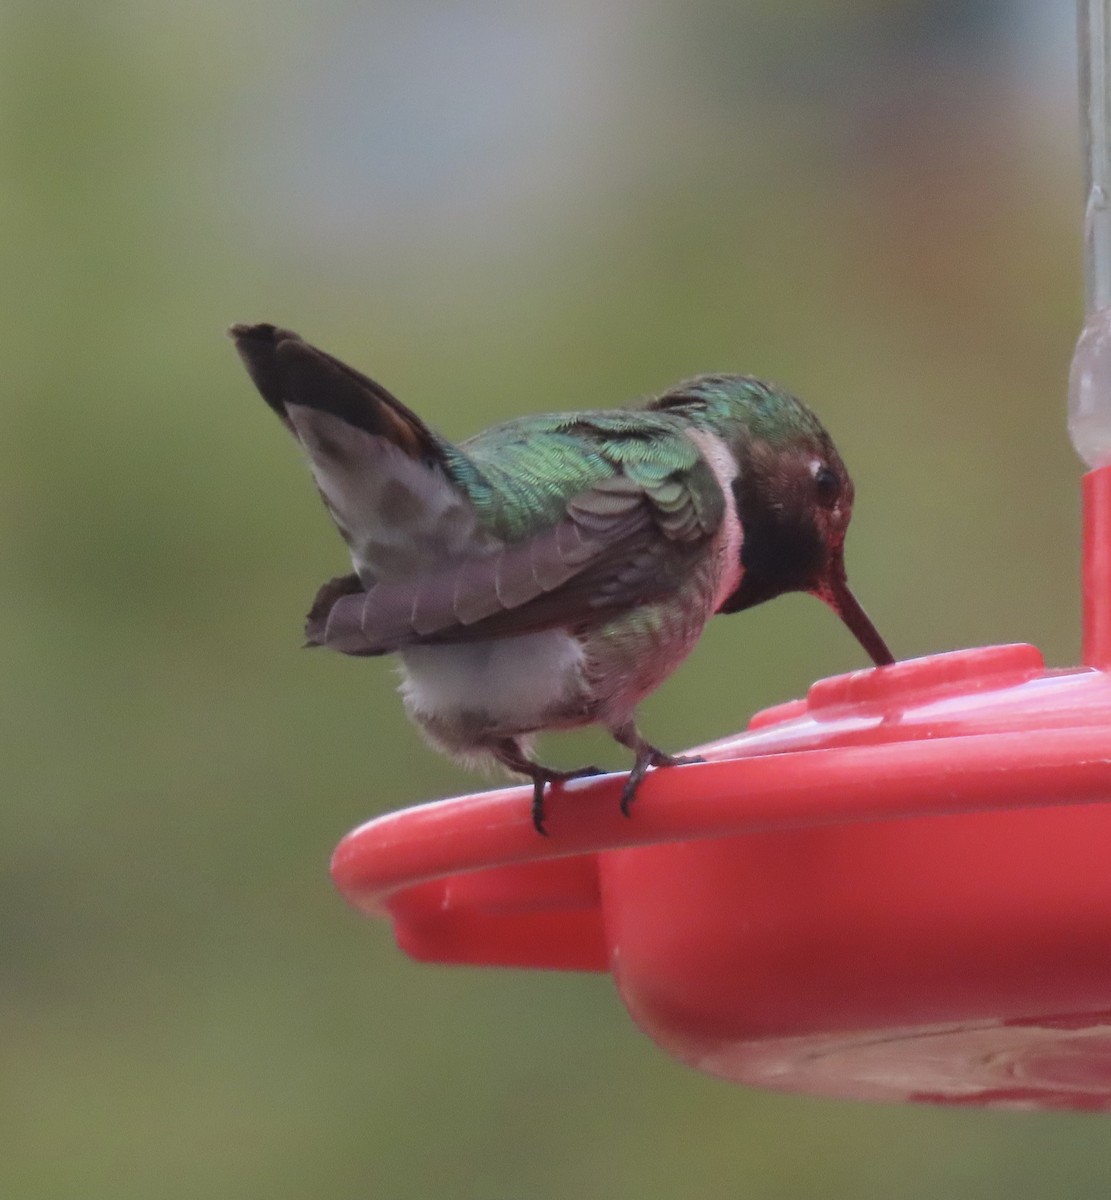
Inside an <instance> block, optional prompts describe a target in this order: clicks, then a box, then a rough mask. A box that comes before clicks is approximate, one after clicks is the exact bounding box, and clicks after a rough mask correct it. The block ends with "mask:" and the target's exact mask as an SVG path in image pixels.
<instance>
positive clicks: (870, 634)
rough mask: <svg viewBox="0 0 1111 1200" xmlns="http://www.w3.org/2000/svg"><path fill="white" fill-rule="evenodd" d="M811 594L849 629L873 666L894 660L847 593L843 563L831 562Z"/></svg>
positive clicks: (860, 609)
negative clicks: (823, 577) (826, 574)
mask: <svg viewBox="0 0 1111 1200" xmlns="http://www.w3.org/2000/svg"><path fill="white" fill-rule="evenodd" d="M814 595H815V596H817V597H818V599H819V600H824V601H825V603H826V604H828V605H829V606H830V608H832V609H833V611H834V612H835V613H836V614H837V615H838V616H839V617H840V618H841V620H842V621H844V622H845V624H846V625H847V626H848V627H849V629H850V630H852V634H853V637H855V638H856V640H857V641H858V642H859V643H860V644H861V645H862V646H863V647H864V649H865V650H866V651H867V652H868V655H869V657H870V658H871V659H872V661H873V662H874V663H875V664H876V666H877V667H887V666H890V665H891V664H892V663H893V662H894V661H895V656H894V655H893V654H892V653H891V651H890V650H888V648H887V643H886V642H885V641H884V640H883V638H881V637H880V634H879V630H878V629H877V628H876V627H875V625H873V624H872V619H871V617H869V616H868V614H867V613H866V612H865V611H864V609H862V608H861V607H860V602H859V601H858V600H857V598H856V597H855V596H854V595H853V594H852V592H851V591H850V590H849V581H848V580H847V579H846V578H845V566H844V563H843V562H841V561H840V560H837V561H835V562H834V563H833V567H832V569H831V571H830V573H829V577H828V578H826V579H824V580H823V581H822V583H821V585H820V586H819V587H817V588H815V589H814Z"/></svg>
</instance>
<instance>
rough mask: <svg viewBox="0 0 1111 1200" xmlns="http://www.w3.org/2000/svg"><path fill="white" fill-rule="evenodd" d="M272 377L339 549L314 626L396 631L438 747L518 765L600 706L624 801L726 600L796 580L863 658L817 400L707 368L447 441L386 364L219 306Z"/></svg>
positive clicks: (407, 674)
mask: <svg viewBox="0 0 1111 1200" xmlns="http://www.w3.org/2000/svg"><path fill="white" fill-rule="evenodd" d="M229 335H230V336H231V338H232V339H233V340H234V342H235V344H236V348H237V349H238V351H239V354H240V356H241V357H242V360H243V363H244V365H245V366H246V368H247V371H248V373H249V374H250V377H251V379H252V380H253V382H254V384H255V387H256V388H257V389H258V391H259V392H260V393H261V395H262V398H263V399H264V400H265V401H266V403H267V404H268V405H269V406H270V408H272V409H273V410H274V412H275V413H276V414H277V415H278V417H279V418H280V419H281V421H282V423H283V424H284V425H285V427H286V428H287V429H288V430H289V432H290V433H291V434H292V435H293V437H294V438H295V439H296V440H297V442H298V443H300V446H301V448H302V450H303V451H304V453H305V455H306V456H307V459H308V466H309V469H310V470H311V472H312V475H313V478H314V480H315V483H316V487H317V489H318V491H319V492H320V495H321V498H322V499H323V501H324V504H325V507H326V508H327V509H328V512H329V513H330V514H331V517H332V520H333V521H334V523H335V525H336V527H337V529H338V530H339V533H340V535H341V536H342V537H343V540H344V541H345V542H346V543H347V547H348V550H349V552H350V556H351V564H352V567H353V571H352V572H351V573H349V574H346V575H341V576H339V577H337V578H335V579H332V580H330V581H328V582H327V583H325V584H324V585H323V586H322V587H321V588H320V589H319V591H318V592H317V595H316V598H315V600H314V601H313V604H312V607H311V608H310V610H309V613H308V617H307V620H306V626H305V635H306V639H307V641H306V644H307V645H308V646H325V647H327V648H329V649H331V650H335V651H338V652H339V653H341V654H348V655H356V656H367V657H372V656H376V655H383V654H397V655H398V657H399V658H400V661H401V677H402V683H401V689H400V690H401V697H402V702H403V704H404V707H405V709H406V712H407V713H408V715H409V717H410V718H411V719H412V720H413V721H414V722H415V723H416V725H417V726H418V727H419V728H420V730H421V731H422V733H423V735H424V737H425V738H426V739H427V741H428V742H429V743H430V744H431V745H432V746H433V747H435V748H436V749H438V750H440V751H442V752H444V753H446V754H448V755H449V756H451V757H453V758H455V759H456V760H458V761H461V762H462V763H463V764H465V765H468V766H483V765H491V764H500V765H501V766H502V767H504V768H506V769H507V770H508V771H509V772H511V773H512V774H514V775H517V776H522V777H524V778H526V779H529V780H531V781H532V784H533V797H532V823H533V825H534V826H535V828H536V830H537V832H539V833H541V834H544V833H546V827H545V813H544V794H545V788H546V786H547V785H549V784H552V783H556V782H561V781H564V780H568V779H573V778H576V777H579V776H583V775H591V774H599V773H600V772H599V770H598V768H596V767H593V766H589V767H582V768H580V769H578V770H570V771H565V770H556V769H554V768H552V767H546V766H544V765H543V764H541V763H540V762H538V761H537V760H536V758H535V757H534V754H533V745H534V741H535V737H536V735H537V734H538V733H540V732H541V731H547V730H561V729H571V728H574V727H578V726H583V725H590V724H598V725H601V726H603V727H604V728H605V729H606V730H608V731H609V733H610V734H611V735H612V737H613V738H614V739H615V740H616V741H617V742H619V743H620V744H621V745H622V746H624V747H626V748H628V749H629V750H631V751H632V752H633V755H634V761H633V767H632V770H631V771H630V773H629V775H628V778H627V780H626V782H625V784H624V788H623V791H622V794H621V811H622V812H623V813H624V814H625V815H626V816H628V815H629V813H630V807H631V805H632V803H633V800H634V797H635V796H636V792H637V788H638V787H639V785H640V783H641V781H642V780H643V778H644V776H645V774H646V773H647V771H648V769H649V768H650V767H669V766H675V765H679V764H682V763H686V762H690V761H699V760H697V759H691V758H683V757H678V756H675V755H671V754H668V753H665V752H664V751H663V750H660V749H658V748H657V747H656V746H654V745H652V744H651V742H649V741H648V740H647V739H646V738H645V737H644V736H643V735H642V734H641V732H640V730H639V729H638V727H637V724H636V717H635V712H636V707H637V705H638V703H639V702H640V701H641V700H642V699H643V698H644V697H645V696H647V695H648V694H649V693H650V692H652V691H653V690H654V689H655V688H657V687H659V685H660V684H661V683H662V682H663V681H664V680H665V679H666V678H667V677H668V676H669V675H670V674H671V673H672V672H673V671H674V670H675V669H676V667H678V666H679V664H680V663H681V662H682V661H683V659H685V658H686V656H687V655H688V654H689V653H690V651H691V650H692V649H693V648H694V645H695V643H696V642H697V640H698V638H699V636H700V635H701V633H702V630H703V629H704V627H705V625H706V622H707V621H708V620H709V619H710V617H712V616H713V615H714V614H716V613H735V612H742V611H744V610H745V609H748V608H752V607H753V606H754V605H757V604H762V603H764V601H766V600H771V599H773V598H774V597H776V596H780V595H783V594H784V593H787V592H809V593H810V594H811V595H814V596H817V597H818V599H820V600H822V601H824V602H825V603H826V604H827V605H829V607H830V608H832V609H833V611H834V612H835V613H837V615H838V616H839V617H840V618H841V620H842V621H843V622H844V623H845V624H846V625H847V626H848V628H849V629H850V630H851V631H852V633H853V634H854V635H855V636H856V638H857V640H858V641H859V643H860V644H861V646H862V647H863V648H864V650H865V651H866V652H867V653H868V654H869V656H870V657H871V659H872V661H873V662H874V663H875V664H876V665H877V666H882V665H885V664H889V663H892V662H894V659H893V657H892V655H891V652H890V651H889V650H888V648H887V646H886V644H885V643H884V641H883V639H882V638H881V636H880V635H879V633H878V632H877V630H876V628H875V626H874V625H873V624H872V622H871V620H870V619H869V618H868V616H867V614H866V613H865V612H864V609H863V608H861V606H860V604H859V603H858V602H857V600H856V599H855V597H854V596H853V594H852V592H851V591H850V589H849V585H848V581H847V578H846V573H845V558H844V545H845V534H846V531H847V529H848V525H849V520H850V518H851V516H852V507H853V484H852V480H851V479H850V477H849V474H848V472H847V471H846V469H845V466H844V464H843V463H842V461H841V457H840V455H839V454H838V453H837V450H836V448H835V447H834V445H833V442H832V440H831V438H830V436H829V434H828V433H827V432H826V430H825V428H824V427H823V426H822V424H821V422H820V421H819V420H818V418H817V417H816V416H815V415H814V414H813V413H812V412H811V411H810V409H809V408H807V407H806V406H805V405H804V404H803V403H802V402H801V401H800V400H798V399H796V398H795V397H794V396H792V395H790V394H789V393H788V392H786V391H783V390H782V389H780V388H778V387H776V386H774V385H772V384H770V383H765V382H762V381H761V380H759V379H755V378H752V377H751V376H747V375H727V374H720V375H700V376H698V377H696V378H694V379H690V380H688V381H687V382H685V383H680V384H678V385H677V386H676V387H674V388H672V389H671V390H669V391H667V392H665V393H663V394H662V395H660V396H658V397H657V398H656V399H653V400H651V401H650V402H649V403H647V404H646V405H645V406H643V407H641V408H610V409H589V410H585V411H579V412H560V413H551V414H545V415H535V416H525V417H519V418H517V419H516V420H512V421H507V422H505V423H504V424H501V425H495V426H493V427H492V428H490V429H487V430H485V431H484V432H482V433H479V434H477V435H475V436H474V437H472V438H470V439H469V440H467V441H464V442H461V443H459V444H455V443H453V442H451V441H448V440H447V439H446V438H443V437H441V436H440V435H439V434H437V433H435V432H434V431H433V430H432V429H430V428H429V427H428V425H426V424H425V423H424V421H422V420H421V418H420V417H418V416H417V414H416V413H414V412H413V411H412V410H411V409H409V408H407V407H406V406H405V405H404V404H402V403H401V401H400V400H398V399H396V398H395V397H394V396H393V395H391V394H390V393H389V392H388V391H386V389H385V388H384V387H382V386H381V384H378V383H376V382H375V381H374V380H372V379H370V378H368V377H367V376H365V375H363V374H361V373H360V372H358V371H356V370H354V369H353V368H352V367H349V366H347V365H346V364H345V363H343V362H341V361H340V360H339V359H336V358H333V357H332V356H331V355H330V354H327V353H325V352H324V351H323V350H319V349H317V348H316V347H314V346H312V345H310V344H309V343H307V342H305V341H304V340H302V338H300V337H299V336H298V335H297V334H295V333H291V332H290V331H288V330H285V329H281V328H278V327H276V326H274V325H268V324H258V325H233V326H232V328H231V329H230V330H229Z"/></svg>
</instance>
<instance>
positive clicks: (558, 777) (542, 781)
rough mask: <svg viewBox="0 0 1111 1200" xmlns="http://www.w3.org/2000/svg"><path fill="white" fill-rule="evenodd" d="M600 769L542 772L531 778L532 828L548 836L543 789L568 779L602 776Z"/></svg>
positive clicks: (542, 835)
mask: <svg viewBox="0 0 1111 1200" xmlns="http://www.w3.org/2000/svg"><path fill="white" fill-rule="evenodd" d="M604 774H605V771H604V770H603V769H602V768H601V767H594V766H591V767H578V768H577V769H576V770H574V771H554V770H552V771H549V770H542V771H539V772H537V773H536V774H535V775H533V777H532V827H533V829H535V830H536V832H537V833H538V834H540V836H541V837H547V836H548V829H547V826H546V825H545V824H544V788H545V786H546V785H548V784H550V783H566V782H567V780H569V779H585V778H586V777H587V776H589V775H604Z"/></svg>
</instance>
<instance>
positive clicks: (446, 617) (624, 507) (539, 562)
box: [307, 468, 722, 654]
mask: <svg viewBox="0 0 1111 1200" xmlns="http://www.w3.org/2000/svg"><path fill="white" fill-rule="evenodd" d="M690 474H691V475H693V476H694V478H688V479H686V480H684V481H683V482H684V483H686V484H687V485H688V486H687V487H684V486H683V485H682V484H681V483H680V484H677V485H676V486H675V487H672V486H670V482H671V481H667V482H654V483H653V485H652V486H650V487H647V488H645V487H644V486H642V485H640V484H638V483H634V482H632V481H630V480H629V479H628V478H627V477H625V476H616V477H615V478H613V479H607V480H605V481H603V482H602V483H601V484H600V485H598V486H597V487H594V488H591V489H589V490H588V491H586V492H583V493H580V494H579V495H577V496H575V497H573V498H572V499H571V500H570V501H569V502H568V504H567V509H566V513H567V515H566V516H565V517H564V518H563V519H562V520H561V521H559V522H557V523H556V524H555V525H553V526H550V527H549V528H547V529H545V530H543V531H541V532H540V533H538V534H537V535H535V536H534V537H532V538H529V539H526V540H524V541H521V542H515V543H511V544H509V545H507V546H504V547H503V548H501V549H500V550H498V551H497V552H496V553H494V554H491V555H489V556H488V557H484V558H472V559H467V560H465V561H463V562H459V563H453V564H449V565H446V566H445V567H443V568H442V569H441V570H438V571H430V572H425V573H423V574H422V575H420V576H419V577H417V578H415V579H413V580H410V581H398V582H381V583H378V584H376V585H375V586H374V587H372V588H371V589H370V590H369V591H367V592H366V593H361V594H355V595H350V594H347V595H341V596H339V597H338V598H337V599H336V601H335V603H334V604H333V605H332V607H331V609H330V611H329V612H328V613H327V616H326V618H325V619H324V620H320V619H317V620H316V621H314V622H310V625H309V628H308V630H307V632H308V636H309V639H310V641H312V642H314V643H316V644H321V645H326V646H330V647H332V648H334V649H337V650H340V651H341V652H343V653H348V654H351V653H360V654H383V653H388V652H389V651H391V650H397V649H400V648H401V647H402V646H406V645H418V644H421V645H427V644H433V643H446V642H463V641H475V640H484V639H488V638H498V637H511V636H515V635H518V634H524V633H534V632H537V631H539V630H542V629H551V628H554V627H566V628H574V627H576V626H582V625H586V624H590V623H593V622H596V621H598V620H599V619H601V618H603V617H604V616H605V614H606V612H607V611H612V610H614V609H618V608H622V607H627V606H628V605H630V604H632V603H636V602H638V601H644V600H647V599H651V598H653V597H656V596H660V595H664V594H666V593H667V592H669V591H670V590H672V588H674V587H675V586H676V585H677V583H678V582H679V581H680V580H681V579H682V577H683V575H684V574H685V573H686V571H687V570H688V569H689V568H690V565H691V563H692V562H693V561H694V560H695V559H696V558H697V557H698V556H699V555H700V553H701V552H702V549H703V547H704V545H705V543H706V541H707V540H708V539H709V538H710V537H712V536H713V534H714V532H715V530H716V529H717V526H718V524H719V523H720V520H721V514H722V507H721V505H720V504H717V505H714V504H708V505H705V504H699V503H698V502H697V501H696V500H694V499H693V498H692V496H691V490H690V487H689V485H690V484H692V483H697V485H698V486H699V487H700V488H702V489H705V487H706V486H707V485H708V484H712V486H714V487H716V486H717V484H716V482H714V481H713V480H712V477H711V478H710V479H707V478H706V477H705V476H704V475H703V473H702V472H701V471H700V470H699V469H697V468H696V469H695V471H694V472H691V473H690ZM706 474H708V470H707V472H706ZM719 490H720V489H719Z"/></svg>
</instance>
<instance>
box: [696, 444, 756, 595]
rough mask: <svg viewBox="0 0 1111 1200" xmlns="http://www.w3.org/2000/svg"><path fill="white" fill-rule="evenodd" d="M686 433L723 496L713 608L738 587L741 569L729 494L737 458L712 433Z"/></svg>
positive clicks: (740, 540)
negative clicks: (723, 508) (723, 503)
mask: <svg viewBox="0 0 1111 1200" xmlns="http://www.w3.org/2000/svg"><path fill="white" fill-rule="evenodd" d="M686 434H687V437H689V438H690V440H691V441H692V442H694V444H695V445H696V446H697V447H698V452H699V453H700V454H701V455H702V457H703V458H704V459H705V460H706V463H707V464H708V466H709V467H710V470H711V471H713V473H714V476H715V477H716V479H717V481H718V483H719V484H720V485H721V490H722V492H723V494H724V496H725V516H724V517H723V518H722V522H721V527H720V528H719V529H718V531H717V534H716V536H715V539H714V549H713V553H714V557H715V559H716V560H717V565H718V569H717V587H716V588H715V590H714V607H713V611H714V612H717V610H718V609H719V608H720V607H721V606H722V604H724V603H725V601H726V600H728V599H729V597H730V596H731V595H732V594H733V593H734V592H735V591H736V590H737V588H738V587H740V584H741V576H742V575H743V574H744V569H743V568H742V566H741V547H742V545H743V544H744V530H743V529H742V528H741V522H740V518H739V517H738V516H737V501H736V498H735V497H734V495H733V481H734V480H735V479H736V478H737V460H736V459H735V458H734V457H733V452H732V451H731V450H730V449H729V447H728V445H727V444H726V443H725V441H724V440H723V439H722V438H720V437H718V436H717V434H716V433H707V432H705V431H704V430H701V429H688V430H686Z"/></svg>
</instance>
